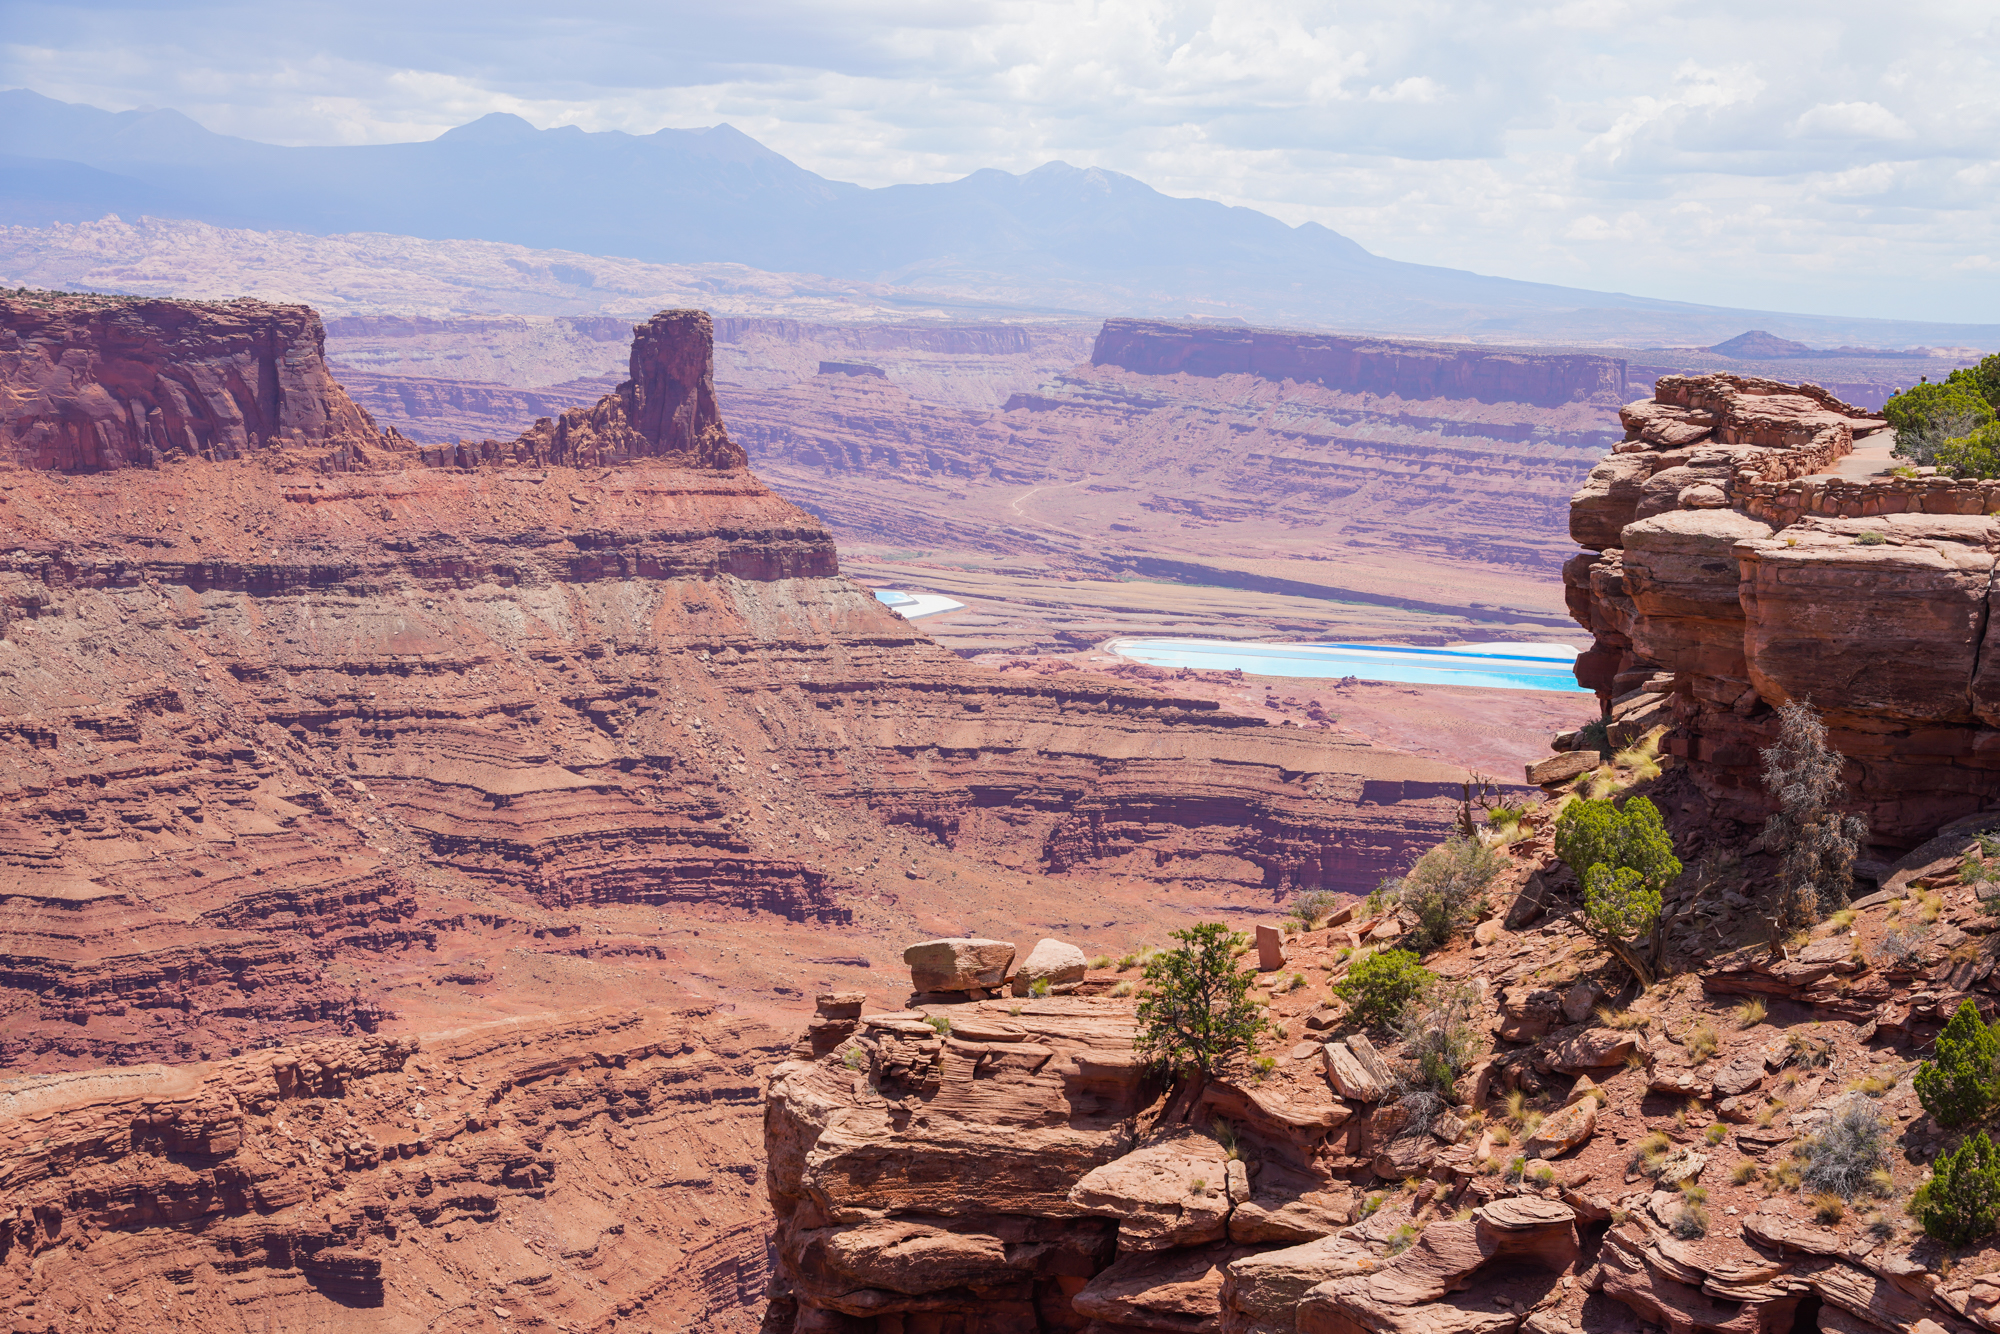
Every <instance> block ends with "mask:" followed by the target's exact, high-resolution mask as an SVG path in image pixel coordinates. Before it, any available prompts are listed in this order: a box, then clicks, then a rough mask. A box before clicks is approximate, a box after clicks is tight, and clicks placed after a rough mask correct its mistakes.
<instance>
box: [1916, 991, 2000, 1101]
mask: <svg viewBox="0 0 2000 1334" xmlns="http://www.w3.org/2000/svg"><path fill="white" fill-rule="evenodd" d="M1936 1051H1937V1059H1936V1060H1933V1061H1925V1062H1924V1064H1923V1068H1922V1069H1921V1070H1919V1071H1917V1074H1916V1078H1915V1079H1913V1080H1912V1081H1911V1082H1912V1083H1914V1084H1915V1085H1916V1086H1917V1100H1918V1101H1919V1102H1921V1103H1923V1105H1924V1110H1925V1111H1927V1112H1929V1113H1930V1114H1931V1115H1932V1116H1934V1117H1936V1118H1937V1122H1938V1124H1939V1125H1941V1126H1956V1125H1962V1124H1964V1123H1965V1122H1967V1121H1970V1120H1971V1119H1972V1118H1973V1117H1975V1116H1978V1115H1979V1114H1980V1113H1981V1112H1983V1111H1985V1110H1986V1107H1987V1104H1989V1103H1990V1102H1992V1101H1993V1096H1994V1093H1995V1091H1996V1089H1995V1083H1994V1070H1993V1067H1994V1061H1995V1059H1996V1058H2000V1038H1996V1037H1995V1036H1994V1035H1993V1030H1992V1029H1990V1028H1988V1027H1987V1026H1986V1023H1985V1021H1984V1020H1982V1019H1981V1018H1980V1017H1979V1007H1978V1006H1977V1005H1974V1004H1973V1003H1972V999H1971V997H1967V998H1966V999H1965V1000H1962V1001H1960V1002H1959V1005H1958V1009H1957V1011H1956V1012H1954V1013H1953V1015H1952V1016H1951V1022H1950V1023H1948V1024H1946V1025H1945V1026H1944V1032H1942V1033H1940V1034H1938V1038H1937V1046H1936Z"/></svg>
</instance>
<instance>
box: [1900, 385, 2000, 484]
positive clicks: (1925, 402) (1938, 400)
mask: <svg viewBox="0 0 2000 1334" xmlns="http://www.w3.org/2000/svg"><path fill="white" fill-rule="evenodd" d="M1957 375H1958V373H1954V376H1953V378H1950V379H1947V380H1945V381H1943V382H1942V383H1938V382H1933V381H1932V380H1931V379H1930V378H1929V377H1928V376H1926V377H1925V378H1924V379H1923V380H1922V381H1920V382H1918V383H1917V384H1913V385H1911V386H1910V387H1909V388H1908V389H1905V390H1903V391H1901V392H1900V393H1895V394H1891V395H1890V396H1889V401H1888V402H1887V403H1885V404H1884V405H1883V406H1882V416H1883V417H1884V418H1885V419H1886V420H1887V421H1888V423H1889V425H1891V426H1893V427H1895V428H1896V449H1895V453H1896V456H1897V457H1898V458H1905V459H1909V460H1911V461H1912V462H1915V463H1917V464H1919V465H1928V464H1931V463H1933V462H1935V461H1936V456H1937V451H1938V447H1939V446H1940V445H1942V444H1943V443H1944V442H1945V441H1947V440H1951V439H1954V438H1957V437H1960V436H1966V435H1970V434H1971V433H1972V432H1973V431H1975V430H1977V429H1978V428H1979V427H1981V426H1984V425H1985V424H1986V423H1988V422H1990V421H1992V420H1993V405H1992V404H1990V403H1988V402H1987V401H1986V398H1985V396H1984V395H1983V394H1982V393H1981V392H1980V390H1979V386H1978V385H1977V383H1976V382H1973V381H1970V380H1967V379H1960V378H1957Z"/></svg>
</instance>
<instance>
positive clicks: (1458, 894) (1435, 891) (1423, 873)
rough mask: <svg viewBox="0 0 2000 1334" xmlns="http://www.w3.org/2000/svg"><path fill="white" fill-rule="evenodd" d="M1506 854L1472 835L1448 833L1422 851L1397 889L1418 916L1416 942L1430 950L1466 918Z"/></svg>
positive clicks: (1479, 900) (1407, 905)
mask: <svg viewBox="0 0 2000 1334" xmlns="http://www.w3.org/2000/svg"><path fill="white" fill-rule="evenodd" d="M1506 866H1507V859H1506V858H1505V857H1504V856H1502V855H1501V854H1500V853H1499V852H1497V851H1495V850H1494V849H1492V848H1489V847H1487V846H1486V845H1485V844H1484V843H1481V842H1480V841H1479V840H1478V839H1476V838H1450V839H1446V840H1445V841H1444V842H1443V843H1440V844H1438V845H1437V846H1436V847H1434V848H1432V849H1431V850H1430V851H1428V852H1426V853H1425V854H1424V855H1423V856H1421V857H1419V858H1417V864H1416V865H1415V866H1412V867H1411V868H1410V873H1409V874H1408V875H1406V876H1404V877H1403V879H1402V884H1401V887H1400V888H1399V890H1398V891H1397V897H1398V898H1399V899H1400V900H1401V901H1402V905H1403V906H1404V907H1405V908H1408V909H1409V910H1410V911H1411V912H1412V913H1413V914H1415V916H1416V919H1417V945H1418V947H1419V948H1420V949H1425V950H1431V949H1436V948H1437V947H1438V946H1440V945H1442V944H1444V943H1445V941H1447V940H1449V939H1451V936H1452V933H1453V932H1454V931H1457V930H1458V929H1459V928H1460V927H1462V926H1464V925H1465V923H1466V922H1468V921H1469V920H1471V918H1472V916H1473V914H1474V913H1475V912H1476V911H1477V910H1478V907H1479V904H1480V903H1481V902H1482V901H1483V900H1484V898H1485V896H1486V887H1487V886H1488V885H1490V884H1492V883H1493V880H1494V878H1495V877H1496V876H1498V875H1499V874H1500V872H1501V871H1502V870H1504V869H1506Z"/></svg>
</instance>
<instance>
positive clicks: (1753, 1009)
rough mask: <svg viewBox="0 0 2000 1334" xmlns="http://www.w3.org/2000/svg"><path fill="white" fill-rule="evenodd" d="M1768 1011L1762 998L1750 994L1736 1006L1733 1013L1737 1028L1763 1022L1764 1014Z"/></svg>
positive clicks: (1752, 1026) (1754, 1025)
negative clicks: (1749, 996)
mask: <svg viewBox="0 0 2000 1334" xmlns="http://www.w3.org/2000/svg"><path fill="white" fill-rule="evenodd" d="M1769 1013H1770V1010H1769V1008H1768V1007H1766V1006H1765V1004H1764V1002H1763V1000H1762V998H1760V997H1757V996H1752V997H1751V998H1750V999H1748V1000H1746V1001H1744V1002H1743V1003H1742V1004H1741V1005H1739V1006H1737V1007H1736V1013H1735V1015H1734V1018H1735V1020H1736V1026H1737V1027H1738V1028H1755V1027H1757V1025H1759V1024H1761V1023H1763V1022H1764V1018H1765V1016H1766V1015H1768V1014H1769Z"/></svg>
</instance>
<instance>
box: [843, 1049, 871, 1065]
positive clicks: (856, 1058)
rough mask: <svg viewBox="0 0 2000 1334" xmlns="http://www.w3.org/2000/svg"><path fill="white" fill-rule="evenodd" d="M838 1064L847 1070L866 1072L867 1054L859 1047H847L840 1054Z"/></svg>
mask: <svg viewBox="0 0 2000 1334" xmlns="http://www.w3.org/2000/svg"><path fill="white" fill-rule="evenodd" d="M840 1063H841V1064H842V1065H844V1066H846V1067H847V1068H848V1069H849V1070H866V1069H867V1068H868V1053H867V1052H865V1051H863V1050H861V1048H859V1047H849V1048H848V1049H847V1050H846V1051H845V1052H843V1053H841V1057H840Z"/></svg>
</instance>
